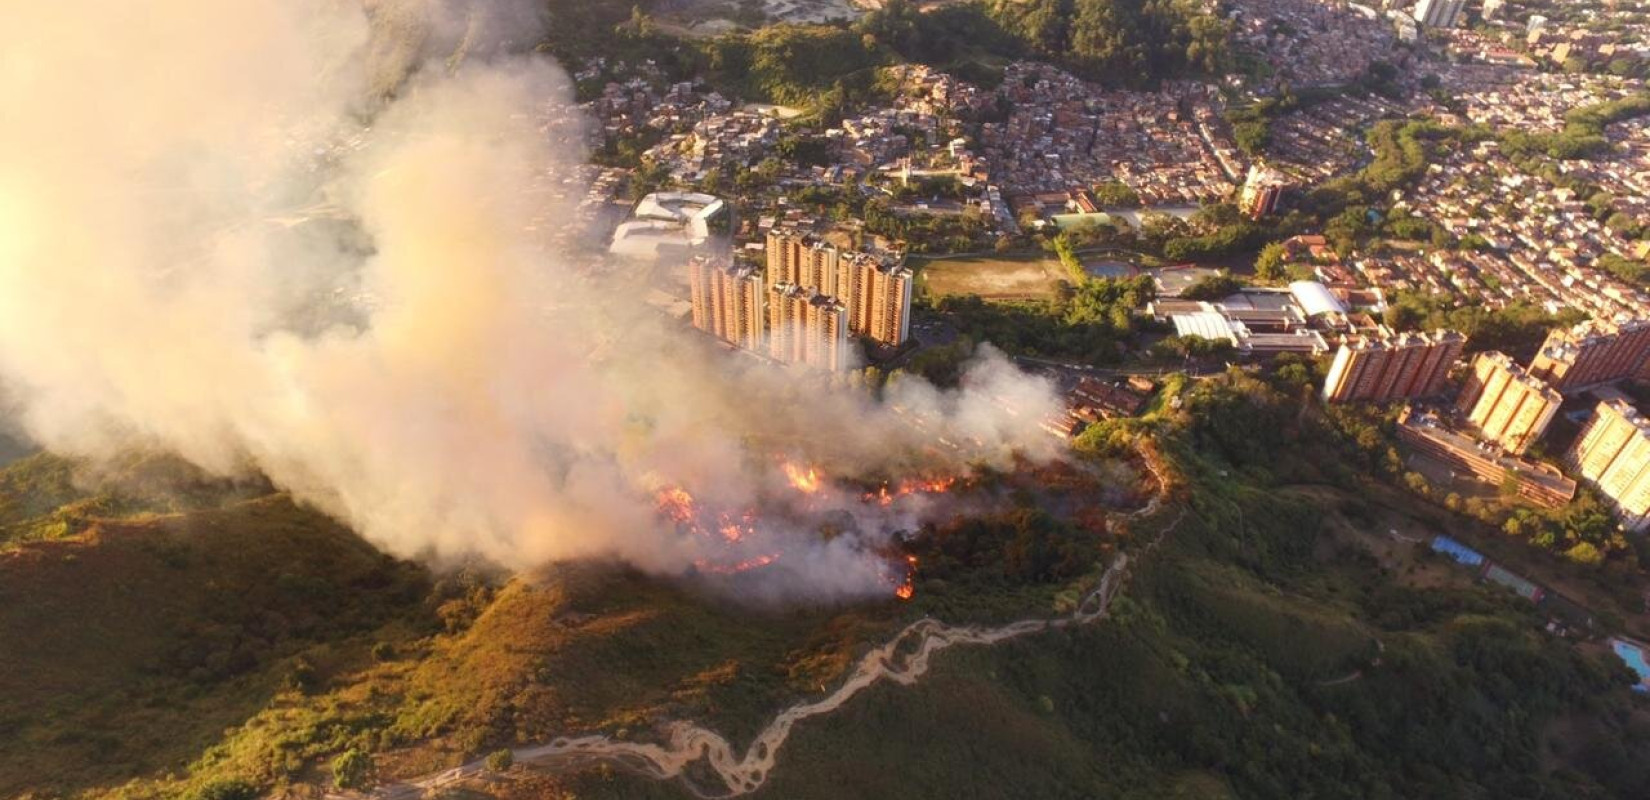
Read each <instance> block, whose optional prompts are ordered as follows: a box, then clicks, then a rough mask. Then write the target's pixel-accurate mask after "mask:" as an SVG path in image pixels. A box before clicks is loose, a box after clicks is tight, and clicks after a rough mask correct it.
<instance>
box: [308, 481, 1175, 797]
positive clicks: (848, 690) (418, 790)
mask: <svg viewBox="0 0 1650 800" xmlns="http://www.w3.org/2000/svg"><path fill="white" fill-rule="evenodd" d="M1144 455H1145V458H1146V465H1147V468H1148V469H1150V470H1151V472H1152V473H1153V475H1154V476H1155V477H1156V478H1157V481H1158V489H1159V490H1158V492H1157V494H1156V495H1154V496H1153V498H1152V499H1151V501H1150V502H1149V503H1147V504H1146V506H1145V507H1143V508H1140V509H1138V510H1136V511H1134V512H1133V513H1131V514H1128V515H1126V516H1127V517H1147V516H1150V515H1152V514H1155V513H1156V512H1157V511H1158V510H1159V509H1160V508H1161V507H1162V505H1163V500H1164V497H1165V496H1166V495H1167V494H1168V492H1167V488H1166V487H1167V483H1166V482H1165V478H1164V475H1163V473H1162V471H1161V469H1160V467H1159V465H1158V463H1157V461H1156V458H1155V454H1153V453H1149V452H1147V453H1144ZM1185 516H1186V510H1185V509H1182V510H1181V512H1180V514H1179V515H1178V516H1176V517H1175V519H1174V520H1173V521H1171V522H1170V523H1169V524H1168V525H1166V526H1164V527H1163V529H1162V530H1160V531H1158V533H1157V535H1156V536H1155V537H1153V539H1152V540H1151V541H1150V542H1149V543H1148V544H1147V545H1146V546H1145V547H1144V548H1142V550H1141V553H1142V554H1144V553H1147V552H1150V551H1151V550H1152V549H1154V548H1155V547H1156V546H1157V545H1158V543H1159V542H1161V541H1162V540H1163V537H1165V536H1166V535H1168V534H1169V532H1170V531H1172V530H1173V529H1174V528H1175V527H1176V526H1178V525H1179V524H1180V521H1181V520H1182V519H1184V518H1185ZM1129 563H1130V559H1129V556H1128V555H1127V554H1119V555H1118V557H1117V559H1116V560H1115V561H1113V562H1112V564H1111V566H1109V567H1107V568H1106V571H1105V572H1104V573H1102V574H1101V576H1100V582H1099V585H1098V586H1096V587H1095V589H1094V590H1093V591H1092V592H1090V593H1089V594H1087V595H1086V596H1084V598H1083V601H1082V602H1081V603H1079V604H1078V607H1077V609H1076V610H1075V611H1074V612H1072V613H1071V614H1070V615H1067V616H1060V617H1037V618H1031V619H1023V620H1020V621H1018V622H1011V623H1008V624H1006V625H1001V626H995V627H986V626H978V625H947V624H945V623H943V622H940V621H939V620H936V619H932V618H928V617H925V618H923V619H920V620H917V621H916V622H913V623H911V624H910V625H907V626H906V627H905V628H904V629H903V630H901V631H900V632H899V633H898V634H897V635H895V636H894V637H893V638H892V639H890V640H889V641H888V642H887V643H886V644H884V645H882V646H881V647H878V648H876V649H874V650H872V651H870V652H869V653H866V654H865V655H864V657H862V658H861V659H860V660H859V663H858V664H857V665H856V666H855V667H854V669H853V671H852V672H850V673H849V675H848V678H847V679H846V680H844V681H843V682H842V685H841V686H839V687H837V689H836V691H834V692H832V693H830V694H829V695H826V696H825V697H823V698H821V699H818V700H812V701H805V702H801V703H797V704H795V705H792V706H790V707H788V708H786V709H785V710H783V711H780V712H779V714H778V715H776V716H775V717H774V718H773V721H771V722H769V723H768V725H767V727H765V728H763V729H762V731H761V732H760V733H758V734H757V735H756V738H755V739H754V740H753V741H752V742H751V745H750V747H748V748H746V750H745V752H744V754H743V755H740V754H739V753H737V752H735V750H734V748H733V745H731V744H729V742H728V740H727V739H726V738H724V737H723V736H722V735H721V734H719V733H716V732H715V731H712V730H710V729H708V728H704V727H701V726H699V725H697V724H695V723H692V722H688V721H675V722H671V723H668V724H667V725H666V726H665V728H664V730H665V732H666V733H667V734H668V741H667V742H666V743H665V744H654V743H641V742H628V741H621V740H616V739H613V738H611V737H608V736H603V735H590V736H580V737H571V738H569V737H563V738H558V739H555V740H554V741H551V742H550V743H548V744H543V745H537V746H533V747H523V748H519V749H516V750H514V751H512V753H513V755H514V761H515V763H517V764H524V765H528V766H531V767H534V768H537V769H544V770H552V771H565V770H572V769H579V768H582V767H588V766H594V765H597V764H611V765H613V766H615V767H618V768H620V769H624V770H628V771H631V772H634V773H636V774H639V775H645V776H647V777H650V778H655V779H658V780H670V779H677V778H681V779H683V784H684V785H686V786H687V787H688V789H689V790H690V791H692V792H693V793H694V794H695V795H697V796H699V797H701V798H724V797H737V796H739V795H743V794H747V793H750V792H753V791H755V790H756V789H757V788H759V787H761V786H762V784H763V783H764V782H766V781H767V778H768V774H769V773H770V772H772V770H773V766H774V762H775V760H776V759H777V758H778V756H779V750H780V748H782V747H783V746H784V745H785V742H786V741H787V740H788V739H789V738H790V735H791V729H792V728H793V727H795V726H796V724H797V723H798V722H801V721H803V720H805V719H808V718H810V717H816V716H820V715H823V714H829V713H831V712H833V711H835V710H837V709H838V708H841V707H842V705H843V704H844V703H846V702H848V701H849V700H851V699H853V697H854V696H855V695H857V694H859V693H860V692H862V691H864V690H866V689H868V688H870V687H872V686H874V685H876V684H877V683H880V682H882V681H884V680H888V681H893V682H894V683H897V684H900V685H903V686H909V685H911V684H913V683H916V681H917V680H918V679H919V678H921V677H922V676H923V675H924V674H925V673H927V672H928V667H929V664H930V661H931V660H932V658H933V657H934V655H935V654H936V653H939V652H941V651H943V650H947V649H949V648H951V647H955V646H957V645H965V644H970V645H993V644H997V643H999V642H1003V641H1007V640H1009V639H1016V638H1019V637H1022V636H1026V635H1029V634H1033V633H1042V632H1044V631H1049V630H1055V629H1059V628H1066V627H1072V626H1077V625H1086V624H1088V623H1090V622H1094V621H1096V620H1100V619H1104V618H1106V617H1107V616H1108V615H1109V613H1110V610H1111V602H1112V599H1113V598H1115V597H1116V596H1117V592H1118V590H1119V589H1120V588H1121V587H1122V583H1123V579H1124V578H1125V576H1126V573H1127V570H1128V565H1129ZM699 761H704V762H705V763H706V765H707V766H708V767H709V771H710V772H713V773H714V774H715V776H716V777H717V779H719V780H720V781H721V782H722V784H723V785H722V786H721V787H719V788H713V789H709V790H707V789H705V788H703V787H700V786H698V785H695V784H694V783H693V782H692V781H690V780H687V779H686V775H685V773H686V770H687V768H688V766H689V765H691V764H695V763H697V762H699ZM485 770H486V767H485V764H484V763H483V762H482V761H481V760H476V761H472V762H470V763H468V764H464V765H462V766H459V767H454V768H452V769H449V770H447V771H445V772H441V773H439V774H436V775H433V776H427V777H425V778H421V779H417V780H412V781H406V782H401V783H393V784H387V785H384V786H381V787H379V788H377V789H376V790H374V791H372V792H370V793H369V794H366V795H361V794H355V793H336V794H329V795H327V797H328V798H329V800H359V799H360V798H362V797H368V798H374V800H412V798H418V797H422V796H423V795H424V794H425V793H426V792H428V791H430V790H432V789H436V788H440V787H442V786H446V785H449V784H452V783H456V782H458V781H462V780H466V779H469V778H475V777H478V776H480V775H482V774H483V773H484V772H485Z"/></svg>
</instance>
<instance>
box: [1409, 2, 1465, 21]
mask: <svg viewBox="0 0 1650 800" xmlns="http://www.w3.org/2000/svg"><path fill="white" fill-rule="evenodd" d="M1463 5H1465V0H1421V2H1419V3H1416V4H1415V21H1416V22H1419V23H1421V24H1422V25H1425V26H1426V27H1428V28H1453V27H1455V20H1456V19H1457V18H1459V17H1460V16H1461V6H1463Z"/></svg>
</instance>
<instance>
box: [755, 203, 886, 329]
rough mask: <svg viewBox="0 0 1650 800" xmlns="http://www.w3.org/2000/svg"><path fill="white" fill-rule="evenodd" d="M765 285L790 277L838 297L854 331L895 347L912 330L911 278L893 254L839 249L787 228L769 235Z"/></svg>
mask: <svg viewBox="0 0 1650 800" xmlns="http://www.w3.org/2000/svg"><path fill="white" fill-rule="evenodd" d="M766 250H767V285H768V287H769V288H770V289H771V288H772V287H774V286H776V285H778V284H781V283H789V284H793V285H796V286H799V287H801V288H803V289H807V290H810V291H813V292H818V293H819V294H823V295H827V296H830V297H834V298H836V299H837V300H838V301H840V302H841V304H842V305H843V306H844V308H845V309H846V311H847V318H848V330H849V332H850V333H852V334H854V335H855V336H861V337H864V338H867V339H871V340H873V341H876V342H878V343H880V344H883V345H887V346H889V347H899V346H901V345H903V344H905V342H906V341H907V340H908V339H909V338H910V336H911V296H912V290H913V289H914V288H915V284H916V281H915V278H914V276H913V274H912V272H911V270H910V269H907V268H906V267H904V266H903V265H901V264H900V263H899V262H898V261H897V260H896V259H892V258H888V257H879V256H875V255H872V254H870V253H861V252H854V251H849V252H843V251H841V250H839V249H838V248H837V247H836V246H834V245H832V244H830V243H828V242H825V241H823V240H821V239H818V238H816V237H813V236H810V235H807V234H804V233H801V232H800V231H796V230H791V229H776V230H773V231H769V232H768V235H767V247H766Z"/></svg>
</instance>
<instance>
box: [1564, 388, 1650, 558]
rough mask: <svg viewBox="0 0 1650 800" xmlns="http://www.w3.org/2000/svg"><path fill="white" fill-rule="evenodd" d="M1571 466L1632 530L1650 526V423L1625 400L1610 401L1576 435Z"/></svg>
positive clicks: (1599, 407)
mask: <svg viewBox="0 0 1650 800" xmlns="http://www.w3.org/2000/svg"><path fill="white" fill-rule="evenodd" d="M1565 460H1566V462H1567V463H1568V464H1569V466H1570V467H1571V468H1572V469H1574V470H1575V471H1576V473H1577V474H1579V475H1580V476H1581V478H1582V479H1583V480H1586V481H1587V482H1589V483H1591V484H1593V485H1594V486H1595V487H1597V488H1598V491H1599V494H1601V495H1603V496H1604V498H1605V499H1606V500H1608V501H1609V502H1610V504H1611V505H1612V506H1614V507H1615V509H1616V512H1617V514H1618V516H1620V518H1621V521H1622V524H1623V525H1624V526H1626V527H1627V528H1628V529H1629V530H1634V531H1642V530H1644V529H1646V528H1650V420H1646V419H1645V418H1644V417H1643V416H1641V415H1640V414H1639V412H1638V410H1637V409H1635V408H1633V406H1632V405H1630V404H1628V403H1627V402H1625V401H1622V400H1606V401H1603V402H1601V403H1599V404H1598V405H1597V406H1596V407H1594V409H1593V416H1592V418H1591V419H1589V420H1588V421H1587V424H1586V426H1585V427H1583V428H1582V429H1581V435H1580V436H1578V437H1576V443H1575V445H1574V446H1573V447H1572V448H1571V449H1570V452H1569V454H1568V455H1567V456H1566V459H1565Z"/></svg>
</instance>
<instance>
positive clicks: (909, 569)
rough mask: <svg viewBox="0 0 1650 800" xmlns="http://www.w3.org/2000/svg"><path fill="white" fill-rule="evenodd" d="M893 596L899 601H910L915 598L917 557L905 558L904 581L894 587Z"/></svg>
mask: <svg viewBox="0 0 1650 800" xmlns="http://www.w3.org/2000/svg"><path fill="white" fill-rule="evenodd" d="M894 596H895V597H898V598H899V599H901V600H910V599H911V598H913V597H916V596H917V557H916V556H906V557H905V579H904V580H902V581H900V582H899V585H897V586H895V587H894Z"/></svg>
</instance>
